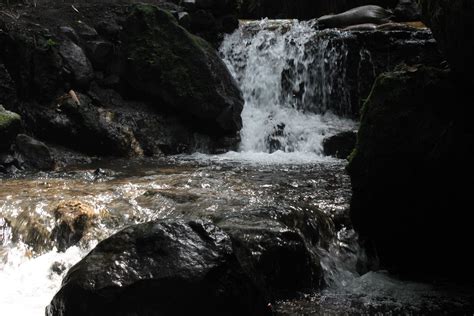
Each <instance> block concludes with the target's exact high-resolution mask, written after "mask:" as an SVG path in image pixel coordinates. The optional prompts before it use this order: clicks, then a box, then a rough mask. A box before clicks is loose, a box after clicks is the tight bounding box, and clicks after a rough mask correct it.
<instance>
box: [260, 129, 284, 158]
mask: <svg viewBox="0 0 474 316" xmlns="http://www.w3.org/2000/svg"><path fill="white" fill-rule="evenodd" d="M285 127H286V126H285V123H280V124H277V125H276V126H275V127H274V128H273V132H272V133H271V134H270V135H268V136H267V138H266V140H265V141H266V143H267V148H269V150H270V153H273V152H275V151H278V150H282V151H285V144H284V143H283V142H284V140H285V135H286V134H285Z"/></svg>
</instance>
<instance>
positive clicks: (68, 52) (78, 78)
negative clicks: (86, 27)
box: [59, 41, 94, 87]
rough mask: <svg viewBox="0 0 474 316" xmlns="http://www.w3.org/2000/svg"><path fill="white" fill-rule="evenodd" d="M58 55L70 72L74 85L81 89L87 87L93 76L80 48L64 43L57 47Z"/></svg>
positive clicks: (70, 43)
mask: <svg viewBox="0 0 474 316" xmlns="http://www.w3.org/2000/svg"><path fill="white" fill-rule="evenodd" d="M59 53H60V54H61V56H62V58H63V59H64V61H65V64H66V66H67V67H68V68H69V70H70V71H71V73H72V76H73V77H74V81H75V83H76V84H77V85H79V86H81V87H87V86H88V84H89V83H90V81H91V80H92V78H93V75H94V74H93V70H92V65H91V63H90V61H89V59H87V57H86V54H85V53H84V51H83V50H82V48H81V47H80V46H78V45H76V44H74V43H73V42H69V41H64V42H62V43H61V45H60V47H59Z"/></svg>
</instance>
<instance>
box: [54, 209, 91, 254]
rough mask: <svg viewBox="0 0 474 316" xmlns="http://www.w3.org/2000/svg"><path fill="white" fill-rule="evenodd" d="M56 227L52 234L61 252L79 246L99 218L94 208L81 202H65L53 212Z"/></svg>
mask: <svg viewBox="0 0 474 316" xmlns="http://www.w3.org/2000/svg"><path fill="white" fill-rule="evenodd" d="M53 214H54V217H55V219H56V225H55V227H54V229H53V231H52V232H51V237H52V239H53V240H54V241H55V242H56V244H57V248H58V250H59V251H66V249H67V248H69V247H71V246H74V245H75V244H77V243H78V242H79V241H80V240H81V239H82V238H83V237H84V235H85V234H86V233H87V231H88V230H89V229H90V227H91V225H92V222H93V220H94V219H95V218H96V217H97V214H96V213H95V211H94V209H93V208H92V206H90V205H88V204H86V203H83V202H80V201H75V200H72V201H64V202H61V203H59V205H58V206H57V207H56V208H55V209H54V211H53Z"/></svg>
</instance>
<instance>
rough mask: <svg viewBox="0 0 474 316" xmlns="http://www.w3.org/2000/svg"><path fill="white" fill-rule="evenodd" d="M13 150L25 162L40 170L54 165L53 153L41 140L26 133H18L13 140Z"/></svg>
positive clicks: (52, 167) (49, 168)
mask: <svg viewBox="0 0 474 316" xmlns="http://www.w3.org/2000/svg"><path fill="white" fill-rule="evenodd" d="M15 150H16V152H18V153H19V154H20V155H21V158H22V160H23V161H24V163H25V164H27V165H29V166H31V167H33V168H37V169H40V170H52V169H54V166H55V161H54V158H53V155H52V153H51V151H50V149H49V148H48V146H46V145H45V144H44V143H43V142H40V141H38V140H36V139H34V138H32V137H30V136H28V135H25V134H19V135H18V136H17V137H16V140H15Z"/></svg>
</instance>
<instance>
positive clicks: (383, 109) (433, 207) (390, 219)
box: [348, 66, 474, 278]
mask: <svg viewBox="0 0 474 316" xmlns="http://www.w3.org/2000/svg"><path fill="white" fill-rule="evenodd" d="M449 78H450V77H449V73H448V72H447V71H445V70H439V69H436V68H430V67H424V66H420V67H404V68H400V69H398V70H397V71H394V72H391V73H386V74H383V75H381V76H379V77H378V78H377V80H376V82H375V84H374V87H373V90H372V93H371V94H370V96H369V98H368V100H367V102H366V103H365V105H364V108H363V112H362V118H361V123H360V129H359V132H358V141H357V145H356V149H355V151H354V152H353V153H352V155H351V157H350V163H349V166H348V171H349V174H350V177H351V181H352V188H353V197H352V202H351V218H352V221H353V224H354V226H355V228H356V229H357V230H358V231H359V233H360V234H361V236H362V237H363V238H365V239H368V240H370V242H371V243H373V245H374V247H375V250H376V252H377V254H378V257H379V258H380V260H381V263H382V265H383V266H385V267H388V268H390V269H393V270H394V271H399V272H405V273H413V274H415V275H418V276H420V275H425V276H426V275H427V274H430V273H432V274H436V275H453V274H459V275H458V276H461V277H463V278H469V277H470V276H471V277H472V269H471V268H470V267H471V266H472V256H470V253H469V251H467V249H469V247H470V246H469V244H470V240H471V238H470V233H469V231H470V226H471V221H470V220H469V216H470V211H469V210H470V208H471V207H470V205H471V201H470V199H469V196H470V193H469V191H470V188H469V186H466V184H465V182H464V181H460V180H459V175H463V177H466V178H468V179H470V178H471V177H472V176H473V175H474V168H473V166H472V163H471V162H470V157H471V154H470V153H471V152H473V150H474V137H473V135H474V131H473V129H472V124H471V123H470V117H471V116H470V115H469V114H468V112H467V110H466V107H465V106H464V105H465V104H464V102H465V101H462V97H461V94H460V92H459V91H458V90H456V89H455V88H454V87H453V84H452V83H451V81H450V79H449ZM443 249H449V252H448V253H444V252H443V251H442V250H443ZM470 258H471V259H470Z"/></svg>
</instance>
